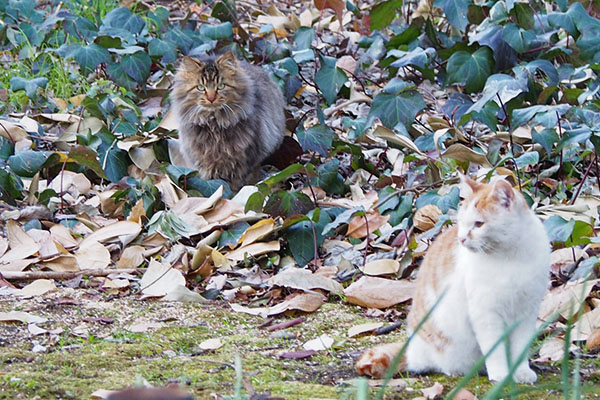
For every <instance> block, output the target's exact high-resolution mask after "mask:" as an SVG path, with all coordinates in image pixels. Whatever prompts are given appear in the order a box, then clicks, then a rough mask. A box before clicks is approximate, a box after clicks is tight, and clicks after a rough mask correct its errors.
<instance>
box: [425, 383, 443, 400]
mask: <svg viewBox="0 0 600 400" xmlns="http://www.w3.org/2000/svg"><path fill="white" fill-rule="evenodd" d="M443 392H444V385H442V384H441V383H439V382H436V383H434V384H433V386H431V387H428V388H425V389H421V393H423V396H425V397H427V398H428V399H435V398H437V397H439V396H441V395H442V393H443Z"/></svg>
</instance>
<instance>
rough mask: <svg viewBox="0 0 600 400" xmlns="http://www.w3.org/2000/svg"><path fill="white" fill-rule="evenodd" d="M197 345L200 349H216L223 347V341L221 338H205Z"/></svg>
mask: <svg viewBox="0 0 600 400" xmlns="http://www.w3.org/2000/svg"><path fill="white" fill-rule="evenodd" d="M198 347H200V348H201V349H202V350H216V349H218V348H220V347H223V343H222V342H221V339H207V340H205V341H203V342H201V343H200V344H199V345H198Z"/></svg>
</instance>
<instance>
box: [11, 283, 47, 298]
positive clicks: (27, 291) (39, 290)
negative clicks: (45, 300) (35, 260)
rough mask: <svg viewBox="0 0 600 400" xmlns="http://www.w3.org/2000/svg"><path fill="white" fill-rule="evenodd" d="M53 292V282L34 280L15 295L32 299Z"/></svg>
mask: <svg viewBox="0 0 600 400" xmlns="http://www.w3.org/2000/svg"><path fill="white" fill-rule="evenodd" d="M53 290H56V285H55V284H54V281H52V280H49V279H36V280H35V281H33V282H31V283H30V284H29V285H27V286H25V287H24V288H23V289H21V290H19V291H18V292H16V293H15V294H16V295H17V296H19V297H32V296H41V295H43V294H45V293H48V292H51V291H53Z"/></svg>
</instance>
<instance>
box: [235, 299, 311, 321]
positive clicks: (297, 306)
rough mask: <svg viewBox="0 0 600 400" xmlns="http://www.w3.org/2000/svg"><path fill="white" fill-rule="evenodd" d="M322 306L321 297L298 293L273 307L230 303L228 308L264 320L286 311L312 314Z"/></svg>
mask: <svg viewBox="0 0 600 400" xmlns="http://www.w3.org/2000/svg"><path fill="white" fill-rule="evenodd" d="M322 304H323V297H322V296H319V295H316V294H310V293H298V294H294V295H292V296H290V298H289V299H287V300H285V301H283V302H281V303H279V304H277V305H275V306H273V307H245V306H242V305H240V304H235V303H231V304H229V306H230V307H231V309H232V310H233V311H236V312H243V313H246V314H250V315H259V316H261V317H263V318H266V317H268V316H271V315H277V314H281V313H283V312H286V311H287V310H300V311H304V312H313V311H316V310H317V309H319V307H321V305H322Z"/></svg>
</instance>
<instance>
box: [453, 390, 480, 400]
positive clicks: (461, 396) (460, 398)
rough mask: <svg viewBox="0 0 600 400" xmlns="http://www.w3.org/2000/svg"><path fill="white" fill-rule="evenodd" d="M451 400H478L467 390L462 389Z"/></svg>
mask: <svg viewBox="0 0 600 400" xmlns="http://www.w3.org/2000/svg"><path fill="white" fill-rule="evenodd" d="M451 400H477V397H476V396H475V395H474V394H473V393H471V392H469V391H468V390H467V389H460V390H459V391H458V393H456V394H455V395H454V397H452V399H451Z"/></svg>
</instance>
